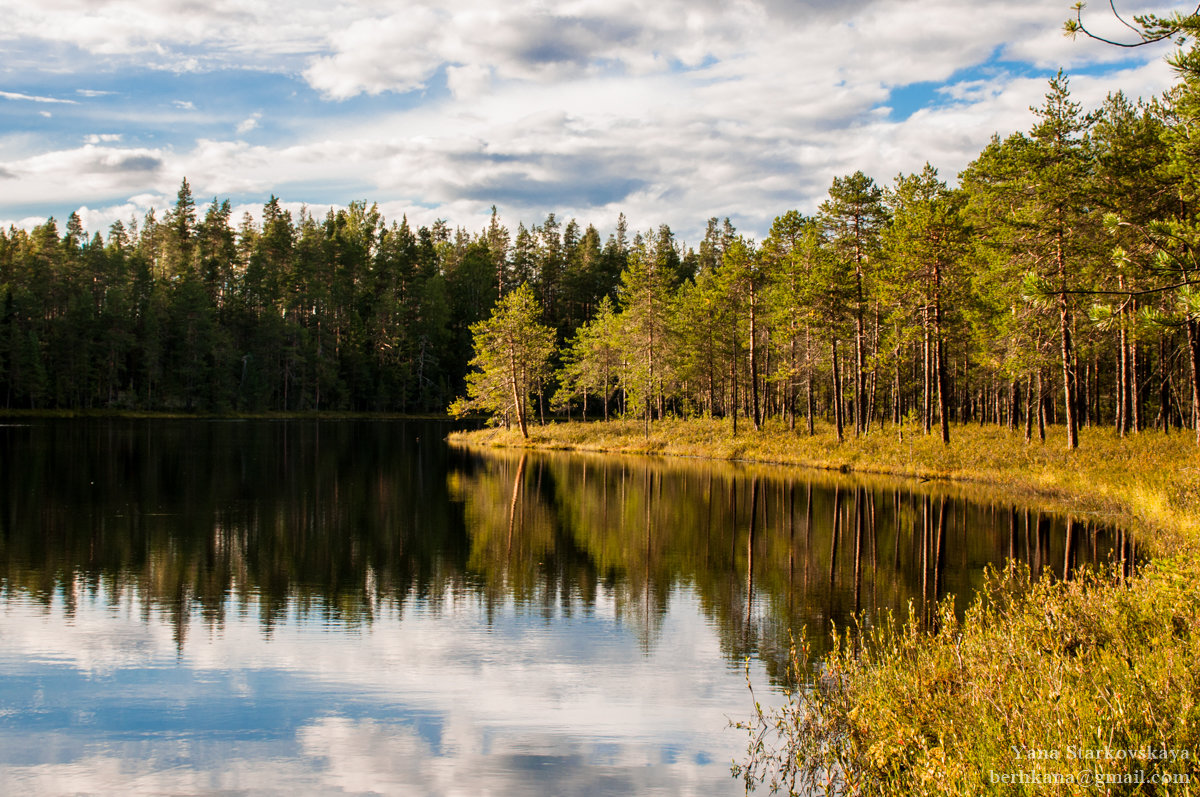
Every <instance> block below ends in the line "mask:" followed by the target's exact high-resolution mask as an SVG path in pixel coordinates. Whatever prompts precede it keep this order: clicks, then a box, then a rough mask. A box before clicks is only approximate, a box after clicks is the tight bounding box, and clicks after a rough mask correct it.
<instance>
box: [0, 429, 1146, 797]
mask: <svg viewBox="0 0 1200 797" xmlns="http://www.w3.org/2000/svg"><path fill="white" fill-rule="evenodd" d="M450 428H451V427H450V426H449V425H447V424H441V423H437V422H413V421H357V420H355V421H348V420H322V421H314V420H303V421H300V420H293V421H221V420H212V421H202V420H196V421H183V420H144V421H143V420H45V421H42V420H36V421H15V422H14V421H9V422H7V423H5V424H4V425H3V426H0V452H2V454H3V456H2V457H0V793H4V794H76V793H88V794H197V793H201V794H202V793H217V792H219V793H252V794H272V793H292V794H296V793H302V794H374V793H378V794H431V795H441V794H471V795H474V794H480V793H490V794H530V793H533V794H632V793H636V794H653V793H660V794H672V795H673V794H697V795H700V794H703V795H712V794H739V793H741V791H742V789H741V784H740V782H738V781H735V780H734V779H732V778H731V777H730V775H729V765H730V762H731V760H732V759H734V758H740V757H741V756H742V754H743V753H744V746H745V745H744V738H743V737H742V736H741V734H740V733H739V732H738V731H735V730H732V729H728V728H727V723H728V721H729V720H730V719H745V718H748V717H749V714H750V711H751V709H752V703H751V699H750V695H749V692H748V691H747V688H746V673H747V667H748V672H749V677H750V678H751V679H752V681H753V682H754V683H755V686H756V694H757V695H758V696H759V697H760V698H762V699H764V700H765V701H768V702H769V701H770V700H771V699H772V692H771V688H770V687H771V685H772V684H776V685H778V684H780V683H781V682H782V680H783V679H784V678H785V677H786V651H787V647H788V641H789V633H791V632H793V631H794V632H795V633H796V634H797V635H800V634H807V638H808V639H809V640H810V641H811V642H812V644H813V645H814V646H815V647H816V648H817V649H818V650H820V649H822V648H823V646H824V645H825V640H826V638H827V636H828V631H829V628H830V624H831V623H834V622H836V623H839V624H843V623H846V622H847V621H848V620H849V618H850V617H851V616H852V615H853V614H854V613H855V612H859V613H861V614H862V616H863V617H864V622H868V623H870V622H873V621H874V620H875V619H876V618H879V617H881V616H882V615H883V613H885V612H888V611H892V612H896V613H899V614H902V615H907V612H908V611H909V606H910V605H911V606H912V607H913V611H914V612H915V613H916V614H917V615H918V616H924V617H929V616H932V614H933V607H934V605H935V603H936V601H937V600H938V599H939V598H940V597H942V596H945V595H947V594H953V595H955V596H956V599H955V600H956V605H957V606H958V608H959V609H960V610H961V609H962V608H963V607H965V605H966V603H967V602H968V601H969V599H970V596H971V595H972V594H973V593H974V592H975V591H976V590H977V589H978V588H979V586H980V585H981V584H982V582H983V578H984V576H983V572H984V568H985V566H986V565H988V564H995V565H1002V564H1003V563H1004V562H1005V561H1007V560H1009V559H1015V560H1019V561H1022V562H1025V563H1027V564H1028V565H1029V566H1030V567H1031V568H1032V569H1033V570H1034V571H1035V572H1043V571H1049V572H1051V573H1053V574H1055V575H1056V576H1058V577H1062V576H1064V575H1067V576H1069V575H1070V574H1071V573H1072V572H1074V571H1075V570H1076V569H1077V568H1078V567H1081V566H1084V565H1087V564H1089V563H1105V562H1108V561H1110V560H1112V559H1114V558H1117V559H1121V560H1130V559H1132V558H1133V557H1134V556H1136V551H1135V550H1134V547H1133V544H1132V542H1131V541H1130V540H1128V539H1127V538H1126V536H1125V534H1124V533H1123V532H1121V531H1118V530H1112V529H1109V528H1104V527H1097V526H1096V525H1094V524H1090V523H1084V522H1081V521H1072V520H1069V519H1064V518H1061V517H1054V516H1048V515H1044V514H1042V513H1039V512H1036V511H1033V510H1028V509H1024V508H1021V507H1014V506H1012V505H1011V504H1005V503H999V502H995V501H989V500H982V501H980V500H979V494H980V493H981V491H975V492H973V493H970V494H967V493H964V492H963V491H962V490H961V489H960V488H951V487H947V486H945V485H941V486H937V485H929V484H926V485H916V484H905V483H901V482H898V481H888V480H881V479H862V478H857V479H853V478H848V477H835V476H833V475H827V474H813V473H808V472H803V471H798V470H788V469H783V468H773V467H767V466H748V465H737V464H730V463H706V462H700V461H692V460H682V459H676V460H668V459H653V458H634V457H616V456H611V457H601V456H595V455H591V456H589V455H568V454H533V453H530V454H523V453H521V452H511V451H502V452H494V453H493V452H487V453H481V452H473V451H468V450H464V449H456V448H452V447H449V446H447V445H446V444H445V443H444V437H445V435H446V434H447V433H448V432H449V430H450ZM984 495H986V494H984ZM972 499H974V500H972ZM776 699H778V698H777V697H776Z"/></svg>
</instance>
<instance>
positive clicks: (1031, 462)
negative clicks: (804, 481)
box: [452, 420, 1200, 795]
mask: <svg viewBox="0 0 1200 797" xmlns="http://www.w3.org/2000/svg"><path fill="white" fill-rule="evenodd" d="M530 435H531V436H530V439H529V440H524V439H523V438H521V436H520V434H519V433H518V432H515V431H505V430H500V429H487V430H480V431H476V432H468V433H457V434H455V435H452V441H454V442H458V443H462V444H467V445H474V446H504V447H531V448H546V449H560V450H578V451H609V452H622V453H652V454H665V455H675V456H692V457H707V458H716V459H739V460H754V461H763V462H777V463H785V464H793V465H800V466H806V467H814V468H824V469H832V470H840V471H853V472H867V473H885V474H892V475H901V476H912V477H916V478H920V479H947V480H958V481H964V482H975V483H977V484H980V485H989V486H990V487H991V488H993V489H995V490H997V491H1001V492H1003V493H1006V494H1011V495H1012V497H1013V498H1016V499H1020V498H1022V497H1026V498H1029V499H1030V500H1034V501H1038V502H1045V501H1049V502H1050V503H1051V504H1053V505H1054V506H1056V507H1057V508H1059V509H1062V510H1064V511H1073V512H1077V513H1080V514H1085V515H1091V516H1101V517H1104V518H1106V519H1108V520H1110V521H1113V522H1117V523H1122V524H1125V525H1126V526H1128V527H1129V528H1131V529H1132V530H1133V531H1134V532H1135V533H1136V534H1137V535H1138V536H1139V538H1140V539H1141V540H1142V542H1143V544H1144V546H1145V550H1147V551H1148V552H1149V553H1150V554H1151V556H1152V557H1153V558H1152V559H1151V561H1150V562H1149V563H1148V564H1147V566H1146V567H1144V568H1143V570H1142V571H1141V572H1139V573H1138V574H1137V575H1135V576H1134V577H1133V578H1131V579H1128V580H1119V579H1117V578H1116V577H1115V576H1111V575H1109V574H1097V575H1095V576H1093V577H1089V578H1085V579H1082V580H1079V581H1075V582H1071V583H1061V582H1051V581H1049V580H1046V581H1038V582H1031V581H1030V579H1029V578H1028V576H1027V574H1025V573H1023V572H1022V571H1019V570H1016V571H1005V572H1003V573H999V574H996V575H995V576H994V577H993V578H992V579H991V580H990V582H989V587H988V588H987V589H986V590H984V592H983V593H982V594H980V595H979V597H978V598H977V600H976V602H975V603H974V605H973V606H972V608H971V609H970V610H969V611H968V612H967V613H966V615H965V616H964V617H962V618H961V619H960V618H958V617H956V616H955V615H954V613H953V611H951V610H950V609H949V608H948V604H947V609H946V610H945V611H944V612H943V613H942V615H941V620H940V622H939V623H938V625H937V628H936V629H933V630H930V629H927V628H921V627H919V626H918V625H917V624H916V623H915V622H909V621H906V620H905V619H904V618H898V619H896V620H895V621H893V622H890V623H884V624H882V625H880V626H876V627H874V628H870V629H867V630H865V631H863V632H861V633H859V632H856V631H854V630H853V629H851V630H849V632H847V630H846V629H843V631H842V632H841V633H840V634H839V636H838V638H837V643H838V644H837V645H835V652H834V653H833V654H831V655H830V656H828V657H827V658H826V659H825V660H824V661H823V662H820V663H818V664H817V665H816V666H814V663H813V662H809V661H807V659H806V657H805V653H804V651H803V650H801V651H797V654H796V660H795V666H796V672H797V673H799V674H800V676H801V680H802V681H803V688H801V689H799V690H798V691H797V692H796V693H794V694H793V695H792V696H791V699H790V700H789V701H788V702H787V703H786V704H785V705H784V706H783V708H781V709H779V710H777V711H772V712H761V711H760V712H759V713H758V714H757V716H754V717H752V718H751V719H750V720H749V721H748V722H746V723H743V727H744V728H745V730H747V731H748V732H749V734H750V740H751V745H750V748H749V752H748V754H747V757H746V759H745V760H744V761H742V762H741V764H740V773H741V774H742V775H743V777H746V778H747V783H748V784H753V783H764V782H765V783H767V784H773V785H777V786H781V787H783V788H784V789H785V790H790V789H793V788H795V789H801V788H806V789H811V788H816V789H817V790H818V791H820V790H821V789H822V788H828V789H829V790H830V791H831V792H835V793H847V794H878V795H892V794H930V795H933V794H963V795H968V794H985V793H993V794H1192V793H1200V775H1196V776H1195V777H1191V776H1192V774H1193V773H1198V772H1200V761H1198V759H1200V452H1197V449H1196V445H1195V442H1194V438H1192V437H1191V436H1190V435H1188V434H1184V435H1170V436H1164V435H1162V434H1161V433H1157V432H1152V433H1143V434H1140V435H1137V436H1133V437H1130V438H1126V439H1120V438H1118V437H1117V436H1116V435H1115V434H1113V433H1112V432H1111V431H1110V430H1108V429H1085V430H1084V432H1083V435H1082V443H1081V448H1080V449H1079V450H1076V451H1070V452H1069V451H1067V450H1066V447H1065V445H1064V443H1065V440H1064V437H1063V433H1062V431H1061V430H1051V431H1050V432H1049V435H1048V439H1047V441H1046V443H1045V444H1042V443H1040V442H1038V441H1037V440H1035V441H1034V442H1033V443H1032V444H1026V443H1025V441H1024V438H1023V435H1021V434H1020V433H1019V432H1009V431H1007V430H1003V429H996V428H993V427H976V426H967V427H956V428H954V429H953V430H952V443H951V445H950V446H949V447H945V446H943V445H942V444H941V442H940V441H938V440H936V439H934V438H932V437H925V436H923V435H920V434H906V435H904V437H903V439H901V438H900V436H899V435H898V434H897V433H896V430H894V429H890V430H885V431H884V432H879V431H876V432H875V433H873V434H871V435H869V436H867V437H864V438H859V439H853V438H851V439H847V440H846V441H845V442H843V443H838V442H837V441H836V439H835V438H834V436H833V434H832V433H831V432H830V431H829V430H828V429H819V430H818V434H817V435H815V436H813V437H808V436H807V435H804V434H794V433H792V432H790V431H788V430H786V429H783V428H767V429H765V430H763V431H761V432H755V431H753V430H746V431H743V432H740V433H739V435H738V436H737V437H736V438H735V437H733V436H732V435H731V434H730V430H729V426H728V424H725V423H720V422H709V421H702V420H693V421H664V422H660V423H655V424H653V425H652V427H651V429H650V433H649V435H647V434H646V431H645V427H644V426H643V425H642V424H639V423H632V422H630V423H627V422H612V423H602V424H601V423H595V424H554V425H549V426H545V427H536V428H534V429H531V432H530ZM817 674H819V675H817ZM1176 776H1179V777H1178V778H1177V777H1176ZM1182 777H1188V778H1190V780H1191V781H1192V782H1190V783H1184V782H1180V779H1179V778H1182Z"/></svg>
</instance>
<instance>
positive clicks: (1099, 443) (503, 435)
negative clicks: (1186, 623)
mask: <svg viewBox="0 0 1200 797" xmlns="http://www.w3.org/2000/svg"><path fill="white" fill-rule="evenodd" d="M529 431H530V436H529V439H524V438H522V437H521V435H520V432H518V431H516V430H515V429H511V430H505V429H502V428H484V429H477V430H470V431H456V432H452V433H450V435H449V436H448V437H447V442H448V443H450V444H451V445H458V446H465V447H468V448H477V449H488V448H507V449H524V450H530V451H558V452H579V453H594V454H606V455H613V454H619V455H626V456H628V455H636V456H665V457H678V458H688V459H695V460H709V461H724V462H744V463H748V464H749V463H754V464H768V465H778V466H783V467H790V468H797V469H808V470H814V471H820V472H824V473H840V474H847V475H849V474H862V475H870V476H882V477H889V478H896V479H901V480H913V481H917V482H919V483H922V484H928V483H931V482H946V483H950V484H961V485H968V486H972V487H975V488H978V489H981V490H986V489H989V488H991V489H997V490H1000V491H1002V492H1003V493H1004V494H1005V495H1008V496H1011V497H1012V498H1013V500H1014V501H1021V500H1030V501H1036V502H1044V503H1049V504H1050V505H1052V506H1053V507H1054V508H1055V509H1058V510H1059V511H1063V512H1068V513H1075V514H1078V515H1083V516H1090V517H1095V518H1097V519H1102V520H1104V521H1106V522H1110V523H1119V524H1121V525H1125V526H1127V527H1129V528H1130V530H1131V531H1133V532H1134V533H1136V534H1137V535H1138V536H1139V537H1140V538H1142V540H1143V542H1145V543H1148V544H1149V545H1148V552H1149V553H1151V554H1152V555H1155V556H1170V555H1173V554H1197V555H1200V449H1197V447H1196V446H1195V444H1194V443H1193V442H1192V441H1191V440H1190V437H1189V436H1188V435H1186V434H1182V435H1181V434H1172V435H1163V434H1161V433H1159V432H1143V433H1141V434H1140V435H1137V436H1130V437H1127V438H1124V439H1122V438H1119V437H1117V436H1116V435H1115V434H1113V433H1112V432H1111V431H1110V430H1108V429H1098V428H1093V429H1089V430H1085V435H1084V442H1083V445H1082V446H1081V447H1080V449H1078V450H1075V451H1067V450H1066V448H1065V445H1062V444H1061V441H1060V440H1059V438H1062V439H1063V440H1065V431H1064V430H1062V429H1057V428H1049V429H1047V439H1046V442H1045V443H1042V442H1040V441H1039V440H1038V439H1037V438H1034V440H1033V441H1031V442H1030V443H1028V444H1027V443H1025V441H1024V437H1023V434H1021V433H1020V432H1018V431H1011V432H1010V431H1009V430H1006V429H1003V428H996V427H991V426H988V427H978V426H975V425H967V426H956V427H952V435H951V444H950V446H948V447H944V446H942V443H941V441H940V440H937V439H936V438H934V437H933V436H932V435H930V436H925V435H922V434H921V433H920V431H919V430H918V429H913V430H912V431H911V432H910V431H909V430H905V438H904V440H903V441H900V440H899V438H898V436H897V435H896V433H895V431H894V430H893V429H889V428H885V429H884V430H883V431H878V430H876V431H873V432H872V433H870V434H868V435H865V436H863V437H860V438H853V437H847V438H846V439H845V440H844V441H843V442H841V443H838V442H837V441H836V438H835V436H834V434H833V433H832V431H831V430H830V429H825V428H822V427H821V426H818V427H817V430H816V434H815V435H813V436H812V437H809V436H808V435H807V433H805V432H803V431H795V432H793V431H790V430H788V429H786V428H785V427H783V426H782V425H775V426H770V425H768V426H766V427H764V429H763V430H762V431H757V432H756V431H754V430H753V429H749V430H746V431H744V432H739V434H738V437H737V438H733V437H732V436H731V435H730V432H729V425H728V424H727V423H722V422H720V421H709V420H704V419H692V420H665V421H656V422H655V423H654V424H653V425H652V426H651V434H650V436H649V438H647V437H646V435H645V431H644V426H643V424H641V423H640V422H636V421H589V422H580V421H574V422H565V423H551V424H548V425H546V426H535V427H530V430H529ZM1089 446H1090V447H1089ZM1189 463H1190V466H1189ZM1181 497H1182V498H1183V499H1184V500H1179V499H1180V498H1181Z"/></svg>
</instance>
